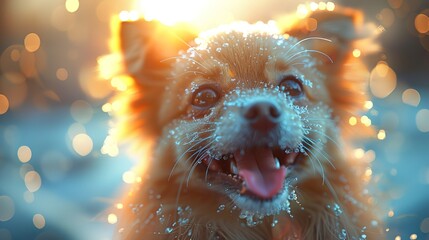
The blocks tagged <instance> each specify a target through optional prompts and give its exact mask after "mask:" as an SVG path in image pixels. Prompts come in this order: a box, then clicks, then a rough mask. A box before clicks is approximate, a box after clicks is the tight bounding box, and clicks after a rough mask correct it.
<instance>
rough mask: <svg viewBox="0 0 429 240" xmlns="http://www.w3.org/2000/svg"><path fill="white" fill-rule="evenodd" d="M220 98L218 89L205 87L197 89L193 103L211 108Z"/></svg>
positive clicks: (200, 106)
mask: <svg viewBox="0 0 429 240" xmlns="http://www.w3.org/2000/svg"><path fill="white" fill-rule="evenodd" d="M218 100H219V94H218V92H217V91H216V90H214V89H212V88H209V87H204V88H201V89H198V90H196V91H195V93H194V96H193V97H192V105H194V106H196V107H199V108H209V107H212V106H213V105H215V104H216V102H217V101H218Z"/></svg>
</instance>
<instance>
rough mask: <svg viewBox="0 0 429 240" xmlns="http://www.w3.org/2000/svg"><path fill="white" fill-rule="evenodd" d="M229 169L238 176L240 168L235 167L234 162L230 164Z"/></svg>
mask: <svg viewBox="0 0 429 240" xmlns="http://www.w3.org/2000/svg"><path fill="white" fill-rule="evenodd" d="M229 169H230V170H231V172H232V173H233V174H236V175H237V174H238V168H237V166H235V163H234V161H231V162H230V165H229Z"/></svg>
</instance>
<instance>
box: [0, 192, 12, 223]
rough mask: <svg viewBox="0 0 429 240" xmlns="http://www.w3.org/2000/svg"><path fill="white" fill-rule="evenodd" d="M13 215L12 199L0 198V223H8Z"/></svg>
mask: <svg viewBox="0 0 429 240" xmlns="http://www.w3.org/2000/svg"><path fill="white" fill-rule="evenodd" d="M14 215H15V204H14V202H13V200H12V198H10V197H8V196H0V222H5V221H9V220H10V219H11V218H12V217H13V216H14Z"/></svg>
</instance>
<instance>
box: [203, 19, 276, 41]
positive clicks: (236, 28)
mask: <svg viewBox="0 0 429 240" xmlns="http://www.w3.org/2000/svg"><path fill="white" fill-rule="evenodd" d="M231 33H235V34H241V35H243V36H247V35H255V34H257V35H265V36H271V37H273V38H279V36H280V35H281V33H280V30H279V29H278V27H277V25H276V23H275V22H274V21H270V22H268V23H263V22H257V23H256V24H249V23H247V22H235V23H232V24H228V25H222V26H219V27H217V28H214V29H211V30H208V31H205V32H202V33H200V34H199V35H198V38H197V39H196V40H195V42H196V43H197V44H198V45H204V43H205V42H211V41H213V39H214V38H216V37H217V36H219V35H229V34H231Z"/></svg>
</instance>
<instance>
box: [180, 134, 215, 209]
mask: <svg viewBox="0 0 429 240" xmlns="http://www.w3.org/2000/svg"><path fill="white" fill-rule="evenodd" d="M213 141H214V140H213ZM213 141H211V142H209V143H208V144H206V145H205V146H204V147H203V148H202V149H199V150H198V151H196V152H195V153H194V154H192V155H191V156H190V157H189V158H188V159H190V158H191V157H193V156H194V155H195V154H196V153H198V152H201V151H202V150H203V149H205V148H207V146H209V145H210V144H211V143H213ZM193 165H194V162H193V163H192V164H191V170H192V166H193ZM184 181H185V175H182V179H181V181H180V184H179V189H178V192H177V196H176V204H178V203H179V198H180V193H181V192H182V187H183V183H184ZM186 185H188V182H187V183H186Z"/></svg>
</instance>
